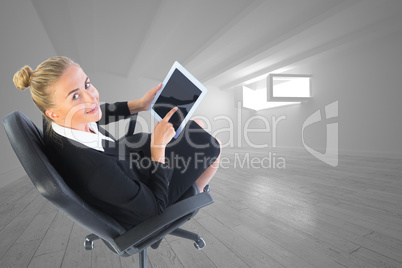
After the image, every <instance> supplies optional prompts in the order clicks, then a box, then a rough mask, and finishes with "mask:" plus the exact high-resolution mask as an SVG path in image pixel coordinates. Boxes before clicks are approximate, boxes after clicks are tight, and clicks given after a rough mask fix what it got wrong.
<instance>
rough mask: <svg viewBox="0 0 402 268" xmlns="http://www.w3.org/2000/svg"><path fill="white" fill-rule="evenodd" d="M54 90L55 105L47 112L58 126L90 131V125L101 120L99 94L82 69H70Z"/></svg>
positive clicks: (73, 67) (72, 66) (77, 67)
mask: <svg viewBox="0 0 402 268" xmlns="http://www.w3.org/2000/svg"><path fill="white" fill-rule="evenodd" d="M52 90H54V93H53V98H54V99H53V100H54V104H55V105H54V108H52V109H48V110H47V111H46V115H47V116H49V117H50V118H51V119H53V120H54V121H55V122H56V123H57V124H59V125H62V126H64V127H69V128H72V129H77V130H83V131H89V129H88V123H90V122H97V121H99V120H100V119H101V117H102V112H101V110H100V107H99V93H98V91H97V90H96V88H95V87H94V86H93V85H92V84H91V82H90V81H89V78H88V76H87V75H86V74H85V73H84V71H83V70H82V69H81V67H79V66H77V65H71V66H70V67H68V68H67V69H66V70H65V72H64V73H63V75H62V76H61V77H60V79H59V80H58V81H57V82H56V83H55V84H54V85H53V87H52Z"/></svg>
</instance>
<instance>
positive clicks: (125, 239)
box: [115, 192, 214, 251]
mask: <svg viewBox="0 0 402 268" xmlns="http://www.w3.org/2000/svg"><path fill="white" fill-rule="evenodd" d="M213 202H214V200H213V199H212V197H211V195H210V194H209V193H207V192H203V193H200V194H197V195H195V196H191V197H189V198H187V199H184V200H182V201H180V202H177V203H175V204H173V205H172V206H169V207H167V208H166V209H165V211H164V213H163V214H161V215H156V216H153V217H151V218H149V219H148V220H146V221H144V222H142V223H141V224H139V225H137V226H135V227H134V228H132V229H130V230H129V231H127V232H126V233H124V234H122V235H121V236H119V237H117V238H115V243H116V245H117V247H118V248H119V250H121V251H125V250H127V249H129V248H130V247H137V246H136V245H141V244H143V243H146V244H145V245H141V246H142V247H144V246H147V245H148V244H151V243H152V241H148V242H149V243H147V239H149V238H153V237H155V236H162V237H163V236H164V235H166V234H168V233H170V232H171V231H173V230H175V229H176V228H178V227H179V226H180V225H181V224H183V223H184V222H180V224H178V225H177V226H175V225H172V226H173V229H172V230H170V229H169V227H172V226H170V225H171V224H173V223H175V222H176V221H177V220H179V219H180V218H183V217H185V216H187V215H189V214H191V213H193V212H194V211H197V210H199V209H200V208H202V207H205V206H207V205H210V204H212V203H213ZM185 221H187V219H185Z"/></svg>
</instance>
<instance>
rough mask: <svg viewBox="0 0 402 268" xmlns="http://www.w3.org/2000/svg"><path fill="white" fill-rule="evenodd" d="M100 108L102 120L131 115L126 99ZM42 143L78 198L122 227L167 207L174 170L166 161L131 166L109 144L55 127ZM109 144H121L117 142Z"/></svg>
mask: <svg viewBox="0 0 402 268" xmlns="http://www.w3.org/2000/svg"><path fill="white" fill-rule="evenodd" d="M101 109H102V112H103V116H102V120H103V122H101V124H108V123H109V122H113V121H115V120H117V119H119V118H121V117H122V116H123V117H127V116H129V115H130V112H129V109H128V106H127V103H126V102H118V103H114V104H110V105H109V104H106V105H102V106H101ZM103 132H104V134H106V135H109V134H108V133H107V132H105V131H103ZM45 143H46V149H47V152H48V154H49V158H50V159H51V161H52V162H53V164H54V166H55V167H56V169H57V170H58V171H59V172H60V174H61V175H62V177H63V178H64V179H65V181H66V183H67V184H68V185H69V186H70V187H71V188H72V189H73V190H74V191H75V192H76V193H77V194H78V195H79V196H80V197H81V198H83V199H84V200H86V201H87V202H88V203H89V204H91V205H93V206H95V207H97V208H98V209H100V210H102V211H103V212H105V213H107V214H108V215H110V216H111V217H113V218H114V219H115V220H117V221H118V222H119V223H120V224H122V225H123V226H124V227H125V228H127V229H129V228H131V227H133V226H135V225H137V224H138V223H140V222H142V221H144V220H145V219H147V218H149V217H150V216H153V215H156V214H160V213H162V212H163V211H164V209H165V208H166V206H167V204H168V201H169V200H168V185H169V182H170V180H171V177H172V173H173V169H171V168H170V167H168V166H167V165H164V164H161V163H159V162H152V161H150V163H151V165H150V166H149V168H148V169H147V170H138V169H136V168H130V163H129V161H126V160H124V159H121V158H122V157H121V156H120V157H119V155H118V154H114V153H108V152H109V150H108V148H105V152H100V151H97V150H95V149H92V148H89V147H85V146H84V145H82V144H80V143H78V142H76V141H73V140H70V139H68V138H66V137H63V136H60V135H58V134H57V133H55V132H54V131H52V132H51V133H50V134H45ZM116 143H119V141H117V142H116ZM112 147H113V148H119V147H120V148H121V146H120V145H119V144H113V146H112ZM125 151H126V153H128V152H129V150H125ZM112 152H113V150H112ZM134 166H136V165H134Z"/></svg>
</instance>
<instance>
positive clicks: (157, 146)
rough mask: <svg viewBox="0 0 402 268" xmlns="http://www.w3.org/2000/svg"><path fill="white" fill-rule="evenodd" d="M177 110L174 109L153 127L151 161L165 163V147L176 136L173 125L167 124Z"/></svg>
mask: <svg viewBox="0 0 402 268" xmlns="http://www.w3.org/2000/svg"><path fill="white" fill-rule="evenodd" d="M177 109H178V108H177V107H174V108H173V109H172V110H170V111H169V112H168V113H167V114H166V116H165V117H164V118H163V119H162V120H161V121H160V122H158V123H156V125H155V128H154V131H153V132H152V134H151V159H152V160H153V161H157V162H161V163H165V148H166V145H167V144H168V143H169V142H170V141H171V140H172V139H173V137H174V135H175V134H176V131H175V130H174V127H173V124H172V123H169V120H170V118H171V117H172V116H173V114H174V113H175V112H176V111H177Z"/></svg>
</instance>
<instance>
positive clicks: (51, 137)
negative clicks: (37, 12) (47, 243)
mask: <svg viewBox="0 0 402 268" xmlns="http://www.w3.org/2000/svg"><path fill="white" fill-rule="evenodd" d="M14 84H15V86H16V87H17V88H18V89H21V90H23V89H26V88H28V87H29V88H30V92H31V95H32V99H33V101H34V103H35V104H36V106H37V107H38V109H39V110H40V111H41V112H42V114H43V115H44V117H45V118H46V120H47V124H45V125H47V129H46V130H45V131H44V140H45V145H46V150H47V153H48V155H49V157H50V159H51V161H52V162H53V164H54V165H55V167H56V168H57V170H58V171H59V172H60V173H61V175H62V176H63V178H64V179H65V180H66V183H67V184H68V185H69V186H70V187H71V188H72V189H73V190H74V191H75V192H77V193H78V194H79V195H80V196H81V198H83V199H84V200H86V201H87V202H88V203H90V204H92V205H93V206H95V207H97V208H99V209H100V210H102V211H104V212H105V213H107V214H109V215H110V216H112V217H113V218H114V219H116V220H117V221H118V222H120V223H121V224H122V225H123V226H124V227H126V228H127V229H129V228H131V227H133V226H135V225H137V224H138V223H140V222H142V221H144V220H145V219H147V218H148V217H150V216H152V215H156V214H160V213H162V212H163V211H164V209H165V208H166V207H167V206H169V205H171V204H173V203H174V202H176V201H177V200H178V199H179V198H180V196H181V195H182V194H183V193H184V192H186V191H187V190H188V189H189V188H190V187H191V185H192V184H193V183H194V182H195V183H196V184H197V186H198V188H199V189H200V190H202V189H203V188H204V186H205V185H206V184H207V183H208V182H209V180H210V179H211V178H212V176H213V175H214V174H215V172H216V170H217V168H218V166H219V164H218V161H219V155H220V144H219V142H218V141H217V140H216V139H215V138H213V137H212V136H211V135H210V134H208V133H207V132H206V131H205V130H204V129H203V128H202V127H201V126H200V125H199V124H198V123H196V122H194V121H192V122H190V123H188V124H187V126H186V128H185V130H184V131H183V132H182V133H181V134H180V136H179V137H178V139H177V140H174V139H173V140H172V138H173V137H174V135H175V130H174V128H173V125H172V124H171V123H169V119H170V117H171V116H172V115H173V114H174V113H175V112H176V111H177V109H176V108H173V109H172V110H170V112H169V113H168V114H167V115H166V116H165V118H163V120H162V121H161V122H159V123H157V124H156V126H155V128H154V129H153V131H152V133H151V134H144V133H138V134H134V135H132V136H129V137H124V138H122V139H115V138H114V137H113V136H112V135H111V134H110V133H108V132H107V131H106V130H104V129H102V128H101V127H100V126H99V125H100V124H102V125H103V124H108V123H110V122H113V121H116V120H118V119H120V118H122V117H128V116H130V115H132V114H135V113H138V112H140V111H146V110H148V107H149V105H150V103H151V102H152V99H153V97H154V96H155V95H156V93H157V91H158V90H159V89H160V88H161V85H159V86H157V87H155V88H153V89H151V90H150V91H148V92H147V93H146V94H145V95H144V96H143V97H142V98H141V99H139V100H133V101H128V102H117V103H113V104H104V105H100V103H99V93H98V91H97V90H96V88H95V87H94V86H93V85H92V84H91V81H90V79H89V77H88V76H87V75H86V74H85V73H84V71H83V70H82V68H81V67H80V66H79V65H78V64H77V63H75V62H73V61H72V60H70V59H68V58H66V57H53V58H50V59H48V60H46V61H44V62H43V63H41V64H40V65H39V66H38V67H37V68H36V70H34V71H33V70H32V69H31V68H30V67H29V66H25V67H23V68H22V69H21V70H19V71H18V72H17V73H16V74H15V75H14Z"/></svg>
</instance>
